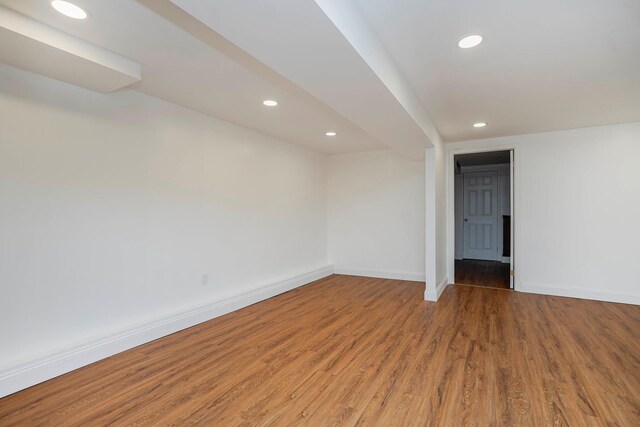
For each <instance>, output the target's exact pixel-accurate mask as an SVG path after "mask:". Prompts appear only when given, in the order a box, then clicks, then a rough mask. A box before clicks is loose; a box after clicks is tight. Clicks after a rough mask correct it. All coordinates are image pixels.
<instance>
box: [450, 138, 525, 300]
mask: <svg viewBox="0 0 640 427" xmlns="http://www.w3.org/2000/svg"><path fill="white" fill-rule="evenodd" d="M446 150H447V151H446V165H445V185H446V210H447V218H446V224H447V236H446V237H447V255H446V256H447V258H446V260H447V276H448V277H451V278H452V279H451V283H455V277H456V276H455V243H456V242H455V208H454V207H455V199H454V197H455V182H454V181H455V177H454V176H455V165H454V157H455V156H456V155H458V154H469V153H480V152H490V151H505V150H513V164H514V179H513V186H514V193H515V195H514V197H513V198H512V203H513V212H512V215H511V216H512V218H513V221H514V225H513V227H512V233H515V231H514V230H522V224H521V220H520V181H521V180H520V144H519V143H509V144H503V143H501V142H500V143H496V142H495V141H493V140H483V141H468V142H459V143H449V144H447V145H446ZM514 243H515V248H514V251H515V253H520V254H521V253H522V251H521V248H520V239H517V238H516V239H515V242H514ZM516 264H519V262H518V257H515V258H514V264H513V270H514V271H515V272H516V275H515V277H514V279H515V280H514V289H516V290H519V276H518V274H517V272H518V266H517V265H516Z"/></svg>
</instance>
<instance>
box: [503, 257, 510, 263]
mask: <svg viewBox="0 0 640 427" xmlns="http://www.w3.org/2000/svg"><path fill="white" fill-rule="evenodd" d="M501 262H502V263H503V264H511V257H510V256H503V257H502V258H501Z"/></svg>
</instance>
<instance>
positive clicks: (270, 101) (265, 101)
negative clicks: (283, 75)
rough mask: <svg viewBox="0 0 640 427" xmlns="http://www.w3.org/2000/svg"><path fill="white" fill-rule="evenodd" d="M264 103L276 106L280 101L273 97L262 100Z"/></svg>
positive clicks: (268, 105)
mask: <svg viewBox="0 0 640 427" xmlns="http://www.w3.org/2000/svg"><path fill="white" fill-rule="evenodd" d="M262 103H263V104H264V105H266V106H267V107H275V106H276V105H278V101H274V100H273V99H267V100H264V101H262Z"/></svg>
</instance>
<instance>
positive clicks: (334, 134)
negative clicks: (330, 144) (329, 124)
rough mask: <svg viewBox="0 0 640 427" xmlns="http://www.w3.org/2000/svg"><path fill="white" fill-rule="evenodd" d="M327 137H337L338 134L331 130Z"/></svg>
mask: <svg viewBox="0 0 640 427" xmlns="http://www.w3.org/2000/svg"><path fill="white" fill-rule="evenodd" d="M325 135H327V136H336V135H337V133H335V132H334V131H332V130H330V131H329V132H326V133H325Z"/></svg>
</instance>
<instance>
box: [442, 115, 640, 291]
mask: <svg viewBox="0 0 640 427" xmlns="http://www.w3.org/2000/svg"><path fill="white" fill-rule="evenodd" d="M508 146H516V147H517V148H518V151H519V160H518V161H517V162H516V175H515V178H514V180H515V181H516V190H518V189H519V191H518V192H517V193H516V194H515V200H516V203H519V206H520V208H519V211H518V212H516V216H515V218H514V219H515V230H514V231H515V238H516V248H515V254H514V255H515V262H516V265H515V267H516V271H515V273H516V289H517V290H521V291H526V292H536V293H545V294H554V295H564V296H573V297H578V298H590V299H599V300H606V301H617V302H625V303H634V304H640V270H638V268H637V265H636V264H637V261H638V249H637V244H638V237H639V236H640V222H639V221H638V220H637V219H638V217H639V216H640V167H638V165H640V123H626V124H619V125H610V126H600V127H593V128H583V129H574V130H568V131H559V132H547V133H538V134H529V135H520V136H512V137H505V138H497V139H490V140H480V141H468V142H464V143H454V144H448V145H447V148H448V149H449V150H455V149H458V148H464V149H468V148H475V147H478V148H487V147H496V148H498V147H500V148H503V147H508ZM518 184H519V185H518ZM518 214H519V215H518Z"/></svg>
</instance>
